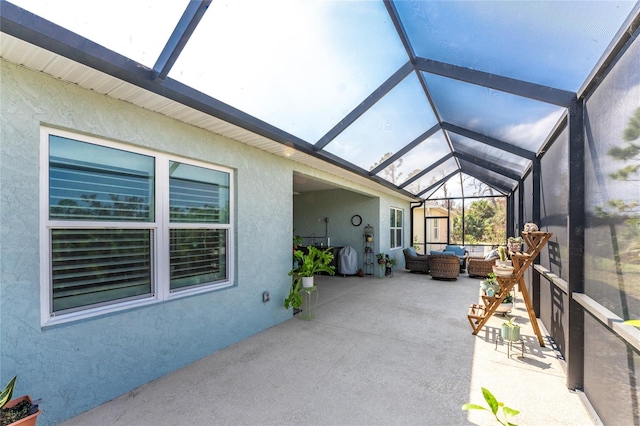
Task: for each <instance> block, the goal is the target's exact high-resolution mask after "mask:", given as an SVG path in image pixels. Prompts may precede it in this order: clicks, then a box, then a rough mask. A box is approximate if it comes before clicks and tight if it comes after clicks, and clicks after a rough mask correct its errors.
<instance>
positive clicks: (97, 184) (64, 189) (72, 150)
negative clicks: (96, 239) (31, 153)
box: [49, 136, 155, 222]
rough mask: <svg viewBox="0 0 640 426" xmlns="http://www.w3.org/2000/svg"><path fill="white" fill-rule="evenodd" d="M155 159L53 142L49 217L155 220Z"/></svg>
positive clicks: (69, 141)
mask: <svg viewBox="0 0 640 426" xmlns="http://www.w3.org/2000/svg"><path fill="white" fill-rule="evenodd" d="M154 167H155V166H154V158H153V157H149V156H146V155H142V154H135V153H132V152H126V151H122V150H119V149H114V148H108V147H104V146H99V145H94V144H90V143H86V142H80V141H76V140H72V139H66V138H62V137H59V136H50V140H49V217H50V218H51V219H62V220H92V221H100V220H104V221H137V222H142V221H144V222H152V221H153V220H154V202H153V192H154V170H155V169H154Z"/></svg>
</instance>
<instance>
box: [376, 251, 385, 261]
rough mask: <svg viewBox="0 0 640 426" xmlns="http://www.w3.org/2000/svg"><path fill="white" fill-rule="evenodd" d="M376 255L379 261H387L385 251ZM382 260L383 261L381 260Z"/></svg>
mask: <svg viewBox="0 0 640 426" xmlns="http://www.w3.org/2000/svg"><path fill="white" fill-rule="evenodd" d="M376 257H377V258H378V263H386V255H385V254H384V253H378V254H376ZM381 260H382V261H383V262H381Z"/></svg>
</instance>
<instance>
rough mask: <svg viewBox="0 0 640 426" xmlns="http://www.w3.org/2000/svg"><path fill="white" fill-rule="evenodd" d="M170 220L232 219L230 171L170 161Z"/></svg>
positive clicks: (205, 220)
mask: <svg viewBox="0 0 640 426" xmlns="http://www.w3.org/2000/svg"><path fill="white" fill-rule="evenodd" d="M169 188H170V189H169V204H170V217H171V222H182V223H184V222H190V223H201V222H204V223H225V224H227V223H229V174H228V173H224V172H220V171H217V170H211V169H207V168H204V167H197V166H192V165H189V164H182V163H178V162H174V161H171V162H170V163H169Z"/></svg>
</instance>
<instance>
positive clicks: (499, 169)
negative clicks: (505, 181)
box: [453, 151, 522, 181]
mask: <svg viewBox="0 0 640 426" xmlns="http://www.w3.org/2000/svg"><path fill="white" fill-rule="evenodd" d="M453 155H454V156H455V157H458V158H459V159H461V160H464V161H468V162H469V163H473V164H475V165H477V166H479V167H483V168H485V169H487V170H491V171H492V172H495V173H498V174H500V175H502V176H505V177H508V178H509V179H513V180H515V181H519V180H520V179H522V176H520V175H519V174H517V173H514V172H513V170H510V169H508V168H506V167H503V166H501V165H500V164H498V163H494V162H493V161H488V160H484V159H482V158H478V157H476V156H475V155H469V154H465V153H463V152H460V151H456V152H454V153H453Z"/></svg>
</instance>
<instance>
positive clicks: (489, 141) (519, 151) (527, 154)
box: [442, 122, 536, 161]
mask: <svg viewBox="0 0 640 426" xmlns="http://www.w3.org/2000/svg"><path fill="white" fill-rule="evenodd" d="M442 128H443V129H445V130H447V131H450V132H453V133H457V134H459V135H461V136H465V137H467V138H469V139H474V140H476V141H478V142H481V143H483V144H486V145H489V146H492V147H494V148H498V149H501V150H503V151H507V152H509V153H511V154H514V155H517V156H519V157H522V158H526V159H527V160H532V161H533V159H534V158H536V153H535V152H533V151H529V150H526V149H524V148H520V147H519V146H515V145H511V144H510V143H507V142H503V141H501V140H498V139H495V138H492V137H490V136H486V135H483V134H482V133H478V132H474V131H473V130H469V129H465V128H464V127H460V126H456V125H455V124H451V123H447V122H443V123H442Z"/></svg>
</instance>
